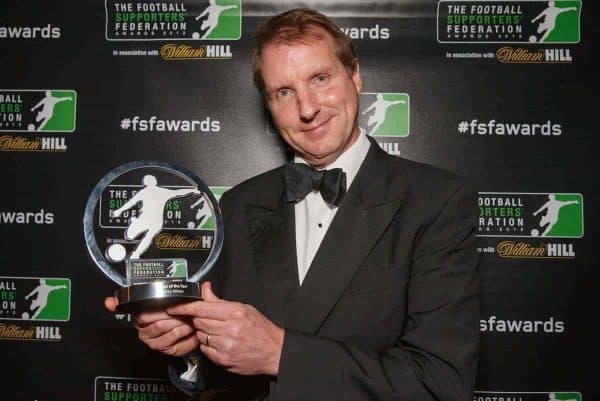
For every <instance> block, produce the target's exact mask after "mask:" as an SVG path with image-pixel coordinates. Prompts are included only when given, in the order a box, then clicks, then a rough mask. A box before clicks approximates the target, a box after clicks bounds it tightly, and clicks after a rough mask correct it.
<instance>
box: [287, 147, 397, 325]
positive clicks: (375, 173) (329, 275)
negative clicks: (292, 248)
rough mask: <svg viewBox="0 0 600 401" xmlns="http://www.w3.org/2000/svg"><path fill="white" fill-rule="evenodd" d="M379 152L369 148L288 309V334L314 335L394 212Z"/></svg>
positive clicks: (385, 167) (384, 159) (384, 163)
mask: <svg viewBox="0 0 600 401" xmlns="http://www.w3.org/2000/svg"><path fill="white" fill-rule="evenodd" d="M381 152H383V151H381V150H380V149H379V148H378V147H377V145H376V144H373V145H372V146H371V149H370V150H369V153H368V154H367V157H366V159H365V161H364V163H363V165H362V166H361V168H360V170H359V172H358V176H357V177H356V178H355V180H354V181H353V183H352V185H351V187H350V188H349V190H348V193H347V195H346V197H345V198H344V199H343V201H342V204H341V205H340V209H339V210H338V212H337V214H336V216H335V217H334V219H333V221H332V223H331V226H330V227H329V230H328V231H327V234H326V235H325V238H324V239H323V242H322V243H321V246H320V248H319V250H318V251H317V254H316V255H315V258H314V260H313V263H312V264H311V267H310V269H309V271H308V273H307V275H306V277H305V279H304V281H303V283H302V286H301V287H300V289H299V291H298V295H297V297H296V299H295V300H294V303H293V305H292V307H291V308H290V311H289V314H288V317H287V319H286V325H285V327H286V328H289V329H293V330H298V331H301V332H306V333H314V332H316V331H317V330H318V328H319V327H320V325H321V323H322V322H323V320H324V319H325V318H326V317H327V315H328V313H329V312H330V310H331V309H332V308H333V306H334V305H335V303H336V301H337V300H338V298H339V297H340V295H341V294H342V292H343V291H344V289H345V288H346V287H347V286H348V284H349V282H350V280H351V279H352V277H353V276H354V274H355V272H356V270H357V269H358V267H359V266H360V264H361V263H362V261H363V260H364V259H365V258H366V256H367V255H368V254H369V252H370V250H371V249H372V248H373V247H374V246H375V244H376V243H377V241H378V239H379V238H380V237H381V235H383V233H384V231H385V229H386V228H387V227H388V226H389V224H390V223H391V221H392V219H393V218H394V216H395V215H396V213H397V212H398V209H399V208H400V205H401V200H400V199H399V197H392V199H388V191H387V183H388V162H389V160H388V159H387V157H388V156H387V155H385V154H382V153H381Z"/></svg>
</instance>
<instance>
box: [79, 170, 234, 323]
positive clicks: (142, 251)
mask: <svg viewBox="0 0 600 401" xmlns="http://www.w3.org/2000/svg"><path fill="white" fill-rule="evenodd" d="M83 227H84V235H85V241H86V245H87V249H88V251H89V253H90V256H91V257H92V259H93V261H94V262H95V264H96V265H97V266H98V268H99V269H100V270H101V271H102V272H103V273H104V274H105V275H106V276H107V277H108V278H109V279H111V280H112V281H113V282H115V283H116V284H118V285H119V286H120V287H121V288H120V289H118V290H117V291H115V297H116V299H117V301H118V305H117V310H118V311H119V312H122V313H131V312H138V311H142V310H146V309H151V308H156V307H160V308H164V307H166V306H169V305H173V304H177V303H181V302H184V301H188V300H195V299H200V298H201V291H200V285H199V282H200V280H201V279H202V278H203V277H205V276H206V274H207V273H208V272H209V271H210V270H211V268H212V267H213V265H214V264H215V262H216V260H217V258H218V256H219V253H220V251H221V247H222V245H223V218H222V215H221V211H220V209H219V206H218V203H217V200H216V198H215V196H214V195H213V193H212V192H211V191H210V189H209V188H208V186H207V185H206V184H205V183H204V182H203V181H202V180H201V179H200V178H198V177H197V176H196V175H195V174H193V173H192V172H190V171H188V170H186V169H184V168H182V167H179V166H175V165H172V164H168V163H164V162H160V161H137V162H132V163H127V164H124V165H122V166H119V167H117V168H115V169H114V170H112V171H111V172H109V173H108V174H106V175H105V176H104V177H103V178H102V179H101V180H100V182H99V183H98V184H97V185H96V187H95V188H94V189H93V191H92V193H91V195H90V197H89V199H88V201H87V204H86V207H85V213H84V218H83Z"/></svg>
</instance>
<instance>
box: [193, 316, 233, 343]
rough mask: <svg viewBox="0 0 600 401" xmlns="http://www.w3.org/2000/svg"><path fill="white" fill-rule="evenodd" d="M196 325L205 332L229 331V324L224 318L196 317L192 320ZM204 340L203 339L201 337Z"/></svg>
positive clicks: (220, 333)
mask: <svg viewBox="0 0 600 401" xmlns="http://www.w3.org/2000/svg"><path fill="white" fill-rule="evenodd" d="M192 322H193V324H194V327H195V328H196V329H198V330H200V331H203V332H205V333H213V334H218V335H223V334H226V333H228V327H229V325H228V324H227V323H226V322H225V321H223V320H215V319H206V318H200V317H196V318H194V319H193V320H192ZM200 340H202V339H200Z"/></svg>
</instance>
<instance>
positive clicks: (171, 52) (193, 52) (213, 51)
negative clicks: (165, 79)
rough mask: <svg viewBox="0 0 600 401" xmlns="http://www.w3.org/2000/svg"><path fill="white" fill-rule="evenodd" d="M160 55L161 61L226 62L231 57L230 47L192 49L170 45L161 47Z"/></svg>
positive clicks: (210, 46)
mask: <svg viewBox="0 0 600 401" xmlns="http://www.w3.org/2000/svg"><path fill="white" fill-rule="evenodd" d="M160 55H161V57H162V58H163V60H227V59H230V58H232V56H233V55H232V53H231V46H230V45H203V46H200V47H196V48H193V47H191V46H189V45H183V44H180V45H176V44H172V43H169V44H166V45H164V46H163V47H161V48H160Z"/></svg>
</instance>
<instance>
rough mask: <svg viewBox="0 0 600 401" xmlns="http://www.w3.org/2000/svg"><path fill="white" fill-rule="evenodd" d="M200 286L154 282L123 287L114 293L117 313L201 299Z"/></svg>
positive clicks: (196, 284)
mask: <svg viewBox="0 0 600 401" xmlns="http://www.w3.org/2000/svg"><path fill="white" fill-rule="evenodd" d="M201 295H202V293H201V291H200V285H199V284H198V283H196V282H193V281H180V280H156V281H150V282H146V283H138V284H134V285H132V286H129V287H123V288H121V289H119V290H117V291H115V297H116V298H117V301H118V304H117V311H118V312H122V313H137V312H142V311H144V310H151V309H158V308H166V307H167V306H171V305H176V304H180V303H182V302H188V301H196V300H200V299H202V298H201Z"/></svg>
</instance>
